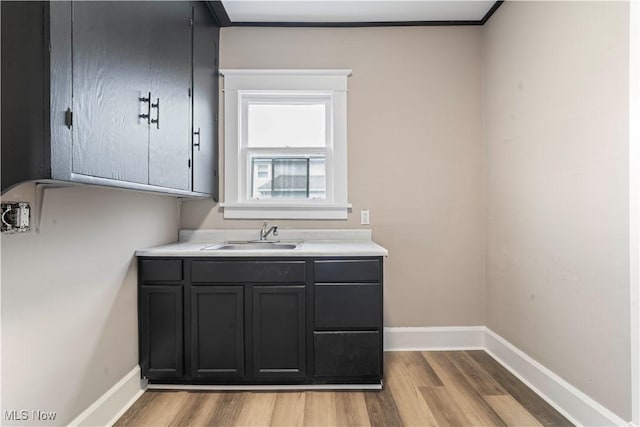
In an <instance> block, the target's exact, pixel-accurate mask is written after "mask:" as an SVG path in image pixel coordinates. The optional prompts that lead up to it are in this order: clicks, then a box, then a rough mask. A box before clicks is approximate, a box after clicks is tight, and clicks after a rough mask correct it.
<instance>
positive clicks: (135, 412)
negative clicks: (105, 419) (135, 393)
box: [114, 391, 158, 427]
mask: <svg viewBox="0 0 640 427" xmlns="http://www.w3.org/2000/svg"><path fill="white" fill-rule="evenodd" d="M157 397H158V392H154V391H146V392H144V393H143V394H142V396H140V398H139V399H138V400H136V402H135V403H134V404H133V405H131V407H130V408H129V409H128V410H127V412H125V413H124V414H123V415H122V417H120V418H119V419H118V421H116V423H115V424H114V427H121V426H138V425H144V424H145V422H146V421H145V420H146V416H147V413H148V412H149V411H152V410H153V409H152V408H154V406H155V405H154V402H155V399H156V398H157Z"/></svg>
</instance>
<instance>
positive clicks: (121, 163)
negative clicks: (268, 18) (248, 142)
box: [1, 1, 219, 197]
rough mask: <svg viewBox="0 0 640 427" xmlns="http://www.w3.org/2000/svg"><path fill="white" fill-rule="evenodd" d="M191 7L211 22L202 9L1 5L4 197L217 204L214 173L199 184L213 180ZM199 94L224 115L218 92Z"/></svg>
mask: <svg viewBox="0 0 640 427" xmlns="http://www.w3.org/2000/svg"><path fill="white" fill-rule="evenodd" d="M194 4H196V5H197V9H198V10H200V9H201V8H203V7H204V8H205V9H203V12H207V13H210V12H209V9H208V8H206V6H205V5H204V4H200V3H199V2H196V3H191V2H179V1H174V2H165V1H161V2H160V1H154V2H128V1H123V2H2V4H1V6H2V191H3V192H4V191H6V190H8V189H9V188H10V187H12V186H14V185H16V184H19V183H21V182H23V181H30V180H39V181H44V180H57V181H71V182H80V183H90V184H98V185H107V186H116V187H123V188H132V189H137V190H148V191H156V192H164V193H170V194H177V195H184V196H202V197H204V196H213V195H215V194H217V185H214V184H215V183H216V181H215V179H214V177H213V175H211V176H210V177H209V181H210V182H212V184H211V185H209V186H208V187H205V186H202V185H200V184H198V185H195V183H194V176H195V174H196V173H201V174H203V175H204V174H207V173H208V174H215V173H216V171H215V169H216V168H215V167H213V168H210V167H209V168H208V169H207V171H204V170H202V171H200V172H196V171H197V168H198V167H202V168H203V169H204V168H205V167H206V166H205V165H206V164H207V162H204V161H201V162H200V163H201V165H199V166H196V165H193V163H194V162H195V159H192V156H193V154H192V143H193V139H192V138H193V135H192V130H193V129H192V127H193V123H192V116H193V108H195V105H193V104H192V103H193V101H194V97H193V96H192V93H193V89H194V88H193V85H194V80H193V73H194V71H193V66H194V61H193V42H194V40H195V38H194V34H193V26H192V17H193V6H194ZM218 30H219V28H218V27H217V26H215V25H213V26H212V27H210V28H209V33H208V36H209V37H210V40H209V42H208V43H209V45H210V47H211V50H210V52H211V53H212V55H214V56H216V55H217V43H218ZM204 37H205V35H203V34H200V33H199V35H198V39H199V40H200V41H199V43H200V44H201V45H204V44H206V43H207V41H206V40H204ZM16 40H20V43H17V42H16ZM214 63H216V64H217V59H216V58H214ZM214 68H216V69H217V65H216V66H214ZM213 84H214V86H215V85H216V84H217V81H216V82H214V83H213ZM199 96H201V97H203V98H204V97H206V96H209V97H210V99H209V100H207V101H208V102H209V104H210V105H214V106H215V105H217V99H218V94H217V86H216V91H200V95H199ZM203 102H204V101H202V102H200V104H202V103H203ZM211 113H212V114H217V110H215V109H214V110H212V112H211ZM215 122H216V118H215V116H213V115H212V116H210V117H209V121H208V123H206V124H201V125H200V127H201V128H202V127H204V128H206V127H207V126H215ZM207 132H208V134H209V135H211V134H212V133H211V132H209V131H208V130H207ZM216 143H217V141H216V140H202V142H201V151H202V150H203V149H204V151H205V152H209V153H213V152H215V147H213V144H216ZM195 163H197V162H195ZM198 176H200V175H198ZM201 179H202V178H201ZM216 197H217V196H216Z"/></svg>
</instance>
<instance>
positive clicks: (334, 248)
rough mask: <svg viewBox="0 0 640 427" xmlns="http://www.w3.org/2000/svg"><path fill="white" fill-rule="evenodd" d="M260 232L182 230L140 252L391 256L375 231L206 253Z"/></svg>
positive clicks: (293, 236) (306, 234) (301, 234)
mask: <svg viewBox="0 0 640 427" xmlns="http://www.w3.org/2000/svg"><path fill="white" fill-rule="evenodd" d="M258 235H259V232H258V230H180V238H179V241H178V242H176V243H170V244H167V245H163V246H156V247H153V248H147V249H140V250H137V251H136V255H137V256H146V257H315V256H387V255H388V251H387V250H386V249H385V248H383V247H382V246H380V245H378V244H376V243H374V242H373V241H372V240H371V230H280V232H279V233H278V236H276V237H274V236H269V240H275V239H277V240H279V241H280V242H283V243H286V242H302V243H301V244H300V245H298V247H297V248H296V249H277V250H269V249H255V250H253V249H252V250H246V249H243V250H203V248H205V247H207V246H211V245H215V244H218V243H222V242H226V241H234V240H236V241H237V240H255V239H257V238H258Z"/></svg>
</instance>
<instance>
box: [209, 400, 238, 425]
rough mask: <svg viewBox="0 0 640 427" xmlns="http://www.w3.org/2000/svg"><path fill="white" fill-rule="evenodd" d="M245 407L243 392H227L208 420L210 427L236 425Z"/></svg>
mask: <svg viewBox="0 0 640 427" xmlns="http://www.w3.org/2000/svg"><path fill="white" fill-rule="evenodd" d="M243 405H244V395H243V393H241V392H225V393H224V394H223V395H222V396H221V397H220V399H219V400H218V403H217V405H216V407H215V410H214V411H213V413H212V414H211V417H210V418H209V419H208V420H207V422H206V425H210V426H232V425H234V424H235V422H236V420H237V419H238V415H240V411H241V410H242V406H243Z"/></svg>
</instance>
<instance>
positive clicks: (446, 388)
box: [116, 350, 572, 427]
mask: <svg viewBox="0 0 640 427" xmlns="http://www.w3.org/2000/svg"><path fill="white" fill-rule="evenodd" d="M570 425H572V424H571V423H570V422H569V421H568V420H567V419H566V418H564V417H563V416H562V415H561V414H560V413H558V412H557V411H556V410H555V409H553V408H552V407H551V406H549V405H548V404H547V403H546V402H544V400H542V399H541V398H540V397H539V396H537V395H536V394H535V393H534V392H533V391H531V390H530V389H529V388H527V386H525V385H524V384H523V383H522V382H521V381H520V380H518V379H517V378H516V377H515V376H513V375H512V374H511V373H510V372H509V371H507V370H506V369H505V368H504V367H502V366H501V365H500V364H499V363H497V362H496V361H495V360H493V359H492V358H491V357H490V356H489V355H488V354H487V353H485V352H484V351H480V350H479V351H442V352H423V353H420V352H392V353H385V387H384V389H383V390H382V391H346V392H339V391H336V392H334V391H306V392H305V391H303V392H289V391H288V392H191V391H147V392H145V393H144V394H143V395H142V397H141V398H140V399H139V400H138V401H137V402H136V403H135V404H134V405H133V406H132V407H131V408H130V409H129V410H128V411H127V412H126V413H125V414H124V415H123V416H122V417H121V418H120V419H119V420H118V422H117V423H116V426H372V427H375V426H381V427H396V426H553V427H560V426H570Z"/></svg>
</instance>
